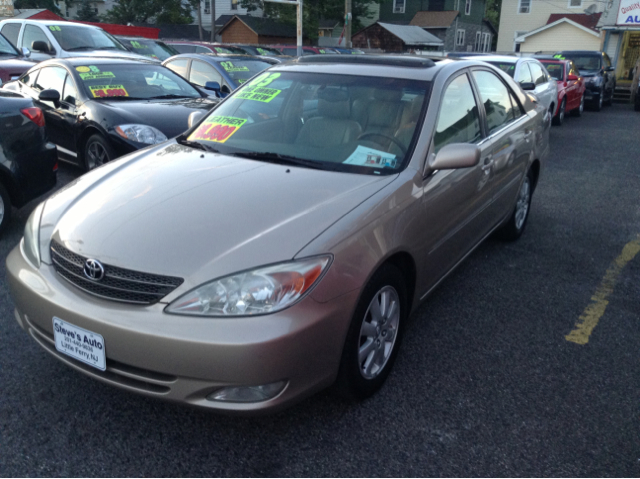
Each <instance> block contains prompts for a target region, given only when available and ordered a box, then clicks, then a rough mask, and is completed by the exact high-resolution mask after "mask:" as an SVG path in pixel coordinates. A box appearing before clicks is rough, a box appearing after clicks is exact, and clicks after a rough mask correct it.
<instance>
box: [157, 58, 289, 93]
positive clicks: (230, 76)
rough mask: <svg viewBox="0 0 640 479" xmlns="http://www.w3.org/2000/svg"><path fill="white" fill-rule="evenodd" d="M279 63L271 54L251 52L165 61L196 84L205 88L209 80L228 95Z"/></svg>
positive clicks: (168, 65) (168, 66) (165, 64)
mask: <svg viewBox="0 0 640 479" xmlns="http://www.w3.org/2000/svg"><path fill="white" fill-rule="evenodd" d="M277 63H280V62H279V61H278V60H274V59H273V58H270V57H253V56H250V55H225V56H218V55H211V54H208V53H183V54H181V55H177V56H175V57H171V58H169V59H168V60H165V61H164V62H162V64H163V65H164V66H166V67H167V68H169V69H171V70H173V71H174V72H176V73H177V74H178V75H180V76H182V77H183V78H186V79H188V80H189V81H190V82H191V83H193V84H194V85H198V86H201V87H205V86H206V84H207V83H209V82H216V83H219V84H220V87H221V91H222V93H223V94H229V93H231V92H232V91H233V90H235V89H236V88H238V87H239V86H240V85H242V84H243V83H244V82H246V81H247V80H248V79H249V78H251V77H253V76H254V75H256V74H257V73H260V72H261V71H263V70H265V69H267V68H269V67H270V66H272V65H275V64H277Z"/></svg>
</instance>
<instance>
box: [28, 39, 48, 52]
mask: <svg viewBox="0 0 640 479" xmlns="http://www.w3.org/2000/svg"><path fill="white" fill-rule="evenodd" d="M31 50H32V51H34V52H38V53H46V54H49V53H50V51H49V45H47V42H43V41H42V40H36V41H35V42H33V43H32V44H31Z"/></svg>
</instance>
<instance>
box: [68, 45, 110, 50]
mask: <svg viewBox="0 0 640 479" xmlns="http://www.w3.org/2000/svg"><path fill="white" fill-rule="evenodd" d="M80 50H118V48H116V47H90V46H88V45H86V46H84V47H73V48H67V51H68V52H79V51H80Z"/></svg>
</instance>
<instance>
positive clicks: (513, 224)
mask: <svg viewBox="0 0 640 479" xmlns="http://www.w3.org/2000/svg"><path fill="white" fill-rule="evenodd" d="M532 196H533V172H532V171H531V169H529V171H528V172H527V176H526V177H525V179H524V181H523V182H522V185H520V191H519V192H518V197H517V198H516V204H515V206H514V208H513V213H512V214H511V217H510V218H509V221H507V222H506V223H505V224H504V226H502V228H500V229H499V230H498V237H499V238H500V239H503V240H505V241H515V240H517V239H518V238H520V236H522V233H524V228H525V227H526V226H527V220H528V219H529V211H530V210H531V197H532Z"/></svg>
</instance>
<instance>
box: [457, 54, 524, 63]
mask: <svg viewBox="0 0 640 479" xmlns="http://www.w3.org/2000/svg"><path fill="white" fill-rule="evenodd" d="M464 58H467V59H474V60H478V61H482V62H502V63H514V64H515V63H518V61H520V60H526V59H529V60H535V58H531V57H512V56H510V55H482V56H473V57H464Z"/></svg>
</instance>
